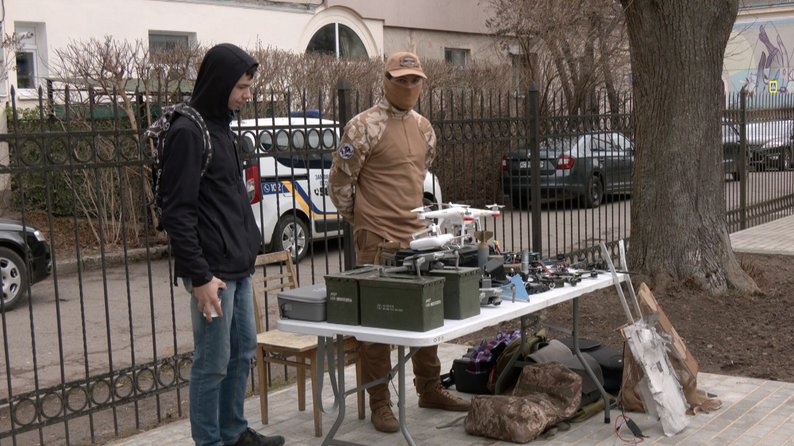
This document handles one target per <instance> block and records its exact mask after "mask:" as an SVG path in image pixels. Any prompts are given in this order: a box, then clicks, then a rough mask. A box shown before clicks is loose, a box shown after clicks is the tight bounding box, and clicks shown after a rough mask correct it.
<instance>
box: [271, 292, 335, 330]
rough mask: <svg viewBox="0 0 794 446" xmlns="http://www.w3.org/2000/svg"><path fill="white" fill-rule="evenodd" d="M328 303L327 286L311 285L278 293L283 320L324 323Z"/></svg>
mask: <svg viewBox="0 0 794 446" xmlns="http://www.w3.org/2000/svg"><path fill="white" fill-rule="evenodd" d="M326 302H327V292H326V290H325V285H310V286H305V287H300V288H294V289H290V290H285V291H282V292H280V293H278V309H279V313H280V314H281V317H282V318H283V319H297V320H300V321H314V322H321V321H324V320H325V310H326Z"/></svg>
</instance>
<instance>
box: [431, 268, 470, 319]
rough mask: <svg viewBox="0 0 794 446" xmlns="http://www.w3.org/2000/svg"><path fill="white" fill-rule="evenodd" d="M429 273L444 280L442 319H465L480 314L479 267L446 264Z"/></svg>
mask: <svg viewBox="0 0 794 446" xmlns="http://www.w3.org/2000/svg"><path fill="white" fill-rule="evenodd" d="M429 274H430V275H431V276H435V277H443V278H444V279H445V280H444V319H466V318H467V317H472V316H477V315H478V314H480V276H481V275H482V270H481V269H480V268H471V267H466V268H464V267H460V268H455V267H454V266H447V267H444V269H432V270H430V272H429Z"/></svg>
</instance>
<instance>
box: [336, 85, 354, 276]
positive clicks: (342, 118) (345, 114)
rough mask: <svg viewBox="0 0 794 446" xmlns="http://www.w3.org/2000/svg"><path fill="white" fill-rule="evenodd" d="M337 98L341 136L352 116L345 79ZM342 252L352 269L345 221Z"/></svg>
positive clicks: (350, 235)
mask: <svg viewBox="0 0 794 446" xmlns="http://www.w3.org/2000/svg"><path fill="white" fill-rule="evenodd" d="M337 98H338V100H339V123H340V125H342V129H341V132H340V136H342V135H343V134H344V131H345V130H344V125H345V124H346V123H347V122H348V121H349V120H350V118H352V117H353V113H352V111H351V104H350V85H349V84H348V83H347V82H346V81H345V80H341V81H339V85H338V86H337ZM342 253H343V257H344V266H345V271H347V270H350V269H352V268H353V267H354V266H355V265H356V251H355V249H354V245H353V226H351V225H350V223H349V222H347V221H346V222H344V223H342Z"/></svg>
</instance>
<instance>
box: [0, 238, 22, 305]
mask: <svg viewBox="0 0 794 446" xmlns="http://www.w3.org/2000/svg"><path fill="white" fill-rule="evenodd" d="M0 275H2V277H3V294H2V296H0V297H2V299H3V303H4V305H5V309H6V310H10V309H12V308H14V307H15V306H17V305H19V302H21V301H22V299H24V298H25V291H26V290H27V289H28V269H27V266H26V265H25V261H24V260H22V257H20V256H19V254H17V253H16V251H14V250H12V249H10V248H0Z"/></svg>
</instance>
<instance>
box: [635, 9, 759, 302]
mask: <svg viewBox="0 0 794 446" xmlns="http://www.w3.org/2000/svg"><path fill="white" fill-rule="evenodd" d="M621 3H622V4H623V6H624V9H625V13H626V25H627V28H628V35H629V44H630V52H631V65H632V73H633V83H634V85H633V86H634V98H635V108H634V110H635V118H636V121H635V122H636V128H635V143H636V153H635V172H634V189H633V191H632V192H633V199H632V208H631V222H632V224H631V246H630V259H631V267H632V269H634V270H636V271H640V272H644V273H646V274H649V275H651V276H654V277H656V278H657V279H660V280H664V278H665V277H670V278H672V279H674V280H691V281H694V282H695V283H697V284H699V285H700V286H702V287H703V288H705V289H708V290H710V291H711V292H713V293H715V294H721V293H723V292H725V291H726V290H727V289H728V288H729V287H734V288H737V289H740V290H743V291H751V292H756V291H758V287H757V285H756V284H755V282H754V281H753V280H752V278H750V277H749V276H748V275H747V274H746V273H745V272H744V271H743V270H742V268H741V267H740V265H739V263H738V261H737V259H736V257H735V255H734V254H733V251H732V249H731V244H730V238H729V237H728V229H727V222H726V211H725V184H724V183H725V176H724V175H723V167H722V158H723V156H722V146H721V144H722V143H721V138H720V129H719V122H720V115H721V111H722V110H723V108H724V104H723V103H722V102H721V100H722V83H721V82H720V80H721V75H722V65H723V56H724V53H725V46H726V44H727V42H728V37H729V35H730V31H731V27H732V26H733V22H734V20H735V19H736V13H737V11H738V0H698V1H694V0H664V1H660V0H621Z"/></svg>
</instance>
